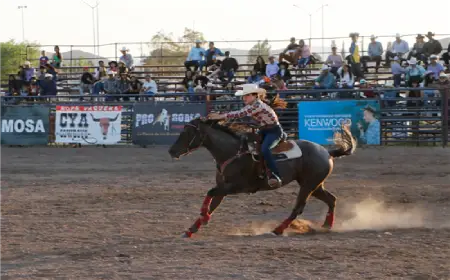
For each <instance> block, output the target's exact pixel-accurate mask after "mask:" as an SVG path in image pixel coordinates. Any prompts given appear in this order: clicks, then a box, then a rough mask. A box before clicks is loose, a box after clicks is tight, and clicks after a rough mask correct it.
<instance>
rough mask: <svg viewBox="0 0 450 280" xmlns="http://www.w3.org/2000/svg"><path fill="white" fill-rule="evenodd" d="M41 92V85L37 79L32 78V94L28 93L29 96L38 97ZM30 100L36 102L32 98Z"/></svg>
mask: <svg viewBox="0 0 450 280" xmlns="http://www.w3.org/2000/svg"><path fill="white" fill-rule="evenodd" d="M55 85H56V83H55ZM39 92H40V87H39V84H38V82H37V80H36V77H33V78H31V81H30V92H29V93H28V96H38V95H39ZM29 100H34V99H33V98H32V99H29Z"/></svg>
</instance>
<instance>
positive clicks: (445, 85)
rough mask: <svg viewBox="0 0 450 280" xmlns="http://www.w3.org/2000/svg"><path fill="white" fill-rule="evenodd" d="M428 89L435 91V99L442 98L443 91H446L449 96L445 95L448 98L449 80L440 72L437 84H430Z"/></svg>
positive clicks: (449, 92)
mask: <svg viewBox="0 0 450 280" xmlns="http://www.w3.org/2000/svg"><path fill="white" fill-rule="evenodd" d="M430 87H431V88H435V89H436V91H437V92H436V97H442V96H444V93H445V91H447V93H448V94H449V95H447V97H449V98H450V79H449V77H448V75H447V74H445V73H444V72H441V74H439V80H438V82H437V83H434V84H432V85H431V86H430ZM449 103H450V99H449ZM439 104H440V103H439ZM449 105H450V104H449Z"/></svg>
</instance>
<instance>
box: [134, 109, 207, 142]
mask: <svg viewBox="0 0 450 280" xmlns="http://www.w3.org/2000/svg"><path fill="white" fill-rule="evenodd" d="M205 114H206V107H205V104H183V105H182V104H163V103H149V104H136V105H135V107H134V113H133V144H137V145H148V144H159V145H171V144H172V143H174V142H175V141H176V139H177V137H178V135H179V134H180V132H181V131H182V130H183V129H184V125H185V124H187V123H188V122H190V121H191V120H193V119H195V118H198V117H200V116H205Z"/></svg>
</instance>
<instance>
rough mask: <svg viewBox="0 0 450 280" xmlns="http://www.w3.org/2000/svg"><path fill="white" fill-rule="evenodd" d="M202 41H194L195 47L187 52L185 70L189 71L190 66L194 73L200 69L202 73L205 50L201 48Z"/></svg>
mask: <svg viewBox="0 0 450 280" xmlns="http://www.w3.org/2000/svg"><path fill="white" fill-rule="evenodd" d="M201 44H202V41H200V40H196V41H195V47H192V49H191V51H190V52H189V54H188V56H187V59H186V61H185V62H184V66H185V67H186V70H188V71H191V66H194V67H195V68H194V71H197V70H198V68H199V67H200V71H202V68H203V66H205V63H206V62H205V61H204V60H203V57H204V56H205V53H206V52H205V50H204V49H203V48H202V47H201Z"/></svg>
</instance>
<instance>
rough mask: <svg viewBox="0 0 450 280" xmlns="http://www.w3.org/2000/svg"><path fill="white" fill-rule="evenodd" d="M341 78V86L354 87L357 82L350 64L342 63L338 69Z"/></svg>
mask: <svg viewBox="0 0 450 280" xmlns="http://www.w3.org/2000/svg"><path fill="white" fill-rule="evenodd" d="M337 72H338V75H339V80H340V82H341V85H340V86H339V87H340V88H353V84H354V83H355V77H354V76H353V74H352V71H351V69H350V66H349V65H348V64H344V65H342V66H341V67H340V68H339V69H338V71H337Z"/></svg>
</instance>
